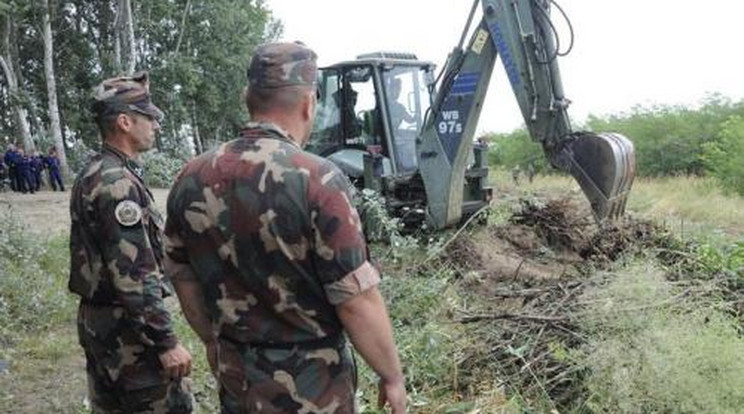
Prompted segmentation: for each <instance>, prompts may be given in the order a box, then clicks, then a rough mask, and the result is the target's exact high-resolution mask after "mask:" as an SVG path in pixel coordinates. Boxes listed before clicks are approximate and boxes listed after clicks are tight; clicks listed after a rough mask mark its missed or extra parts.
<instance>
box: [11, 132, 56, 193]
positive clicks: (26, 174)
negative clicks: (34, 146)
mask: <svg viewBox="0 0 744 414" xmlns="http://www.w3.org/2000/svg"><path fill="white" fill-rule="evenodd" d="M44 170H46V171H47V175H48V179H49V180H48V183H49V187H50V188H51V189H52V190H53V191H57V190H59V191H65V185H64V183H63V182H62V174H61V172H60V163H59V157H58V156H57V149H56V148H54V147H51V148H49V150H48V151H47V154H46V155H41V153H40V152H39V151H34V152H33V154H26V152H25V150H24V149H23V148H18V147H16V146H15V145H14V144H10V145H8V148H7V150H6V151H5V155H4V156H3V158H2V159H1V160H0V189H5V187H6V186H7V187H9V188H10V189H11V190H13V191H16V192H19V193H32V194H33V193H35V192H36V191H39V190H40V189H41V187H42V185H43V184H44V180H43V178H42V177H43V175H44V174H43V171H44Z"/></svg>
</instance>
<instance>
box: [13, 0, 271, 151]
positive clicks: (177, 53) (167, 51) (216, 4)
mask: <svg viewBox="0 0 744 414" xmlns="http://www.w3.org/2000/svg"><path fill="white" fill-rule="evenodd" d="M48 1H49V10H50V17H51V27H52V33H53V37H54V50H53V62H54V66H55V67H54V72H55V78H56V90H57V94H58V96H57V99H58V106H59V113H60V118H61V124H62V134H63V136H64V140H65V144H66V147H67V149H68V150H72V152H73V158H74V152H75V151H74V149H75V148H78V147H83V148H85V147H87V148H97V147H98V145H99V142H100V139H99V137H98V131H97V128H96V127H95V125H94V123H93V121H92V119H91V116H90V113H89V107H90V93H91V90H92V88H93V87H94V86H95V85H96V84H98V83H99V82H101V81H102V80H103V79H105V78H107V77H110V76H115V75H118V74H121V73H124V72H125V71H126V69H127V68H126V67H125V66H129V65H125V64H124V63H125V61H126V62H127V63H129V62H131V60H132V59H134V61H133V62H132V63H133V64H134V68H135V70H138V71H139V70H147V71H149V72H150V77H151V82H152V85H151V92H152V94H153V101H154V102H155V103H156V104H157V105H158V106H159V107H160V108H161V109H163V111H164V112H165V113H166V118H165V121H164V123H163V125H162V131H161V134H160V135H159V141H158V148H159V149H160V150H161V151H163V152H167V153H170V154H171V155H173V156H180V157H185V156H186V155H187V154H188V149H189V148H191V145H195V146H196V148H197V149H198V148H202V147H204V148H206V147H208V146H211V145H212V144H213V143H214V142H218V141H224V140H227V139H229V138H232V137H234V135H235V132H236V130H237V129H238V128H239V126H240V125H241V124H243V123H245V121H246V120H247V113H246V112H245V111H244V109H243V105H242V104H241V102H240V101H241V99H240V91H241V90H242V88H243V86H244V85H245V83H246V82H245V71H246V67H247V62H248V59H249V58H250V56H251V54H252V52H253V50H254V49H255V47H256V46H257V45H258V44H260V43H263V42H265V41H269V40H274V39H276V38H277V37H278V36H279V35H280V34H281V30H282V26H281V23H280V22H279V21H277V20H276V19H274V18H273V16H272V13H271V11H270V10H269V9H268V8H267V7H266V5H265V2H264V1H263V0H163V1H136V0H133V1H131V2H130V0H96V1H92V0H48ZM124 3H126V5H124ZM126 7H129V9H127V8H126ZM125 10H126V11H129V10H131V12H130V13H124V11H125ZM43 14H44V1H41V0H32V1H23V0H0V16H2V19H1V20H0V29H2V33H7V34H8V36H7V38H8V41H7V44H3V45H2V50H1V51H0V52H1V53H0V55H2V56H5V57H7V58H8V60H10V61H12V63H13V68H12V69H13V71H14V75H15V76H16V78H17V84H18V88H17V92H16V93H11V90H10V88H9V82H8V79H7V77H6V76H2V73H0V143H2V144H7V143H8V142H17V143H21V144H22V139H21V138H20V131H19V125H18V121H17V116H15V115H14V113H15V112H14V109H15V108H14V106H20V107H21V108H22V109H25V110H26V113H27V118H28V123H29V124H30V131H31V134H32V136H33V140H34V141H35V142H36V144H37V147H39V146H40V147H41V148H45V147H46V146H47V145H49V144H50V143H51V142H52V138H51V135H52V134H51V132H50V131H49V128H50V117H49V111H48V107H47V104H48V99H49V97H48V94H47V79H46V78H45V67H44V38H43V33H42V32H43ZM127 18H129V19H130V20H126V19H127ZM126 24H131V28H132V29H133V30H132V31H133V34H134V36H133V39H134V42H133V44H132V45H129V43H127V39H128V36H127V33H126V32H123V31H124V30H126V28H127V27H128V26H126ZM124 45H126V46H127V47H122V46H124ZM130 46H132V47H131V48H130ZM130 49H131V51H132V53H133V54H134V56H129V54H128V52H127V51H128V50H130ZM125 58H126V59H125ZM2 141H5V142H2ZM80 144H84V145H80Z"/></svg>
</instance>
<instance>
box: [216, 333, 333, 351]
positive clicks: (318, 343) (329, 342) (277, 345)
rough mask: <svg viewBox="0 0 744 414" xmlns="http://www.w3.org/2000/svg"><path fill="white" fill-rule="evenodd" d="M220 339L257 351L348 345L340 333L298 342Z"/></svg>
mask: <svg viewBox="0 0 744 414" xmlns="http://www.w3.org/2000/svg"><path fill="white" fill-rule="evenodd" d="M218 338H219V339H220V340H224V341H225V342H229V343H231V344H233V345H235V346H247V347H251V348H257V349H293V348H295V347H297V349H301V350H315V349H321V348H336V349H341V348H343V347H344V346H345V345H346V340H345V339H344V336H343V335H342V334H340V333H339V334H335V335H328V336H324V337H322V338H317V339H310V340H306V341H298V342H242V341H238V340H236V339H233V338H229V337H227V336H225V335H219V337H218Z"/></svg>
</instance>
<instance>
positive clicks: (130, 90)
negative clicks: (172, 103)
mask: <svg viewBox="0 0 744 414" xmlns="http://www.w3.org/2000/svg"><path fill="white" fill-rule="evenodd" d="M93 100H94V102H93V108H92V109H93V112H94V113H95V114H96V116H97V117H102V116H105V115H113V114H117V113H121V112H127V111H133V112H138V113H141V114H143V115H146V116H150V117H152V118H155V119H156V120H157V121H158V122H160V121H162V119H163V116H164V114H163V111H161V110H160V108H158V107H157V106H155V105H154V104H153V103H152V101H151V100H150V79H149V76H148V74H147V72H138V73H135V74H134V75H132V76H118V77H115V78H110V79H106V80H105V81H103V82H101V84H100V85H98V86H96V87H95V89H94V90H93Z"/></svg>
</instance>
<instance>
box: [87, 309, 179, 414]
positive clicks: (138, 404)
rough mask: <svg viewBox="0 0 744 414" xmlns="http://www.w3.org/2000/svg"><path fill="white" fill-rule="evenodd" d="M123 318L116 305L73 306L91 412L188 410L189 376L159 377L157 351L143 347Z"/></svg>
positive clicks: (157, 413) (173, 412) (169, 413)
mask: <svg viewBox="0 0 744 414" xmlns="http://www.w3.org/2000/svg"><path fill="white" fill-rule="evenodd" d="M123 316H124V309H123V308H121V307H116V306H91V305H87V304H83V303H81V304H80V307H79V309H78V320H77V325H78V338H79V340H80V344H81V345H82V347H83V350H84V351H85V359H86V369H87V373H88V393H89V398H90V400H91V407H92V411H93V413H96V414H97V413H107V414H109V413H111V414H114V413H116V414H119V413H121V414H125V413H126V414H129V413H153V414H160V413H164V414H181V413H191V411H192V407H193V404H194V403H193V398H192V396H191V386H190V384H191V383H190V380H189V379H188V378H182V379H179V380H173V381H171V380H168V379H165V378H164V377H163V376H162V372H161V365H160V360H159V358H158V351H157V349H155V348H153V347H150V346H145V345H143V344H142V342H141V340H140V338H139V336H138V335H137V334H136V333H135V332H134V331H133V330H132V329H131V328H129V326H128V323H127V321H126V319H125V318H123Z"/></svg>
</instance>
